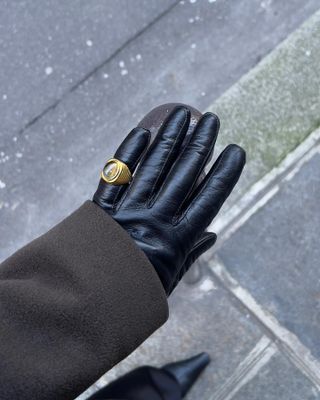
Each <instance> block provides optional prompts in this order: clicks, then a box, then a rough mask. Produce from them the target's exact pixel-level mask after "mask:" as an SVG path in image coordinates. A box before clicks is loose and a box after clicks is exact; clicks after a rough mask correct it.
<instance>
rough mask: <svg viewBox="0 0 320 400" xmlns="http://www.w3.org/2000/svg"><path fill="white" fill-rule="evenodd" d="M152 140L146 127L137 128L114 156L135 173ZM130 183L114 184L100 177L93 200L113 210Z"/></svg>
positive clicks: (104, 207)
mask: <svg viewBox="0 0 320 400" xmlns="http://www.w3.org/2000/svg"><path fill="white" fill-rule="evenodd" d="M149 141H150V133H149V131H147V130H146V129H144V128H135V129H133V130H132V131H131V132H130V133H129V135H128V136H127V137H126V138H125V139H124V141H123V142H122V143H121V145H120V146H119V148H118V150H117V151H116V153H115V155H114V158H117V159H118V160H120V161H122V162H124V163H125V164H126V165H127V166H128V168H129V170H130V172H131V173H134V170H135V168H136V166H137V165H138V163H139V161H140V159H141V157H142V155H143V153H144V151H145V149H146V148H147V146H148V144H149ZM127 188H128V185H121V186H114V185H110V184H108V183H107V182H105V181H104V180H103V179H100V182H99V186H98V189H97V191H96V193H95V194H94V196H93V201H94V202H95V203H97V204H98V205H99V206H100V207H102V208H103V209H104V210H111V209H112V208H113V207H114V206H115V204H116V203H117V202H118V201H119V200H120V198H121V197H122V195H123V194H124V192H125V191H126V189H127Z"/></svg>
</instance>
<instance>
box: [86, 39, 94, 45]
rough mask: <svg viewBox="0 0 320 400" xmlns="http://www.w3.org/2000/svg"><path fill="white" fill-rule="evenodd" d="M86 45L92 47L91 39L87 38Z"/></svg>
mask: <svg viewBox="0 0 320 400" xmlns="http://www.w3.org/2000/svg"><path fill="white" fill-rule="evenodd" d="M86 45H87V46H88V47H92V46H93V42H92V40H90V39H88V40H87V41H86Z"/></svg>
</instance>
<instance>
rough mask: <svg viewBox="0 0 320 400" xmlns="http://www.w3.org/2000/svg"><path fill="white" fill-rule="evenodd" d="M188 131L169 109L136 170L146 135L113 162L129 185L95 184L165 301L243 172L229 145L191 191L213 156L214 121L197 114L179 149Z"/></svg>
mask: <svg viewBox="0 0 320 400" xmlns="http://www.w3.org/2000/svg"><path fill="white" fill-rule="evenodd" d="M189 123H190V112H189V110H188V109H187V108H185V107H181V106H179V107H176V108H175V109H174V110H173V112H172V113H171V114H170V115H169V117H168V118H167V119H166V121H165V122H164V124H163V125H162V127H161V128H160V130H159V133H158V134H157V136H156V138H155V139H154V141H153V142H152V144H151V145H150V147H149V149H148V150H147V152H146V153H145V155H144V157H143V159H142V161H141V163H140V164H139V166H138V168H136V167H137V165H138V163H139V161H140V160H141V158H142V155H143V154H144V152H145V150H146V149H147V147H148V144H149V140H150V134H149V132H148V131H147V130H145V129H143V128H135V129H134V130H133V131H131V132H130V133H129V135H128V136H127V138H126V139H125V140H124V141H123V142H122V144H121V145H120V147H119V148H118V150H117V152H116V154H115V156H114V158H117V159H119V160H121V161H122V162H124V163H125V164H127V166H128V167H129V169H130V171H131V172H132V173H133V172H134V177H133V180H132V182H131V183H130V184H129V185H123V186H112V185H109V184H107V183H106V182H105V181H104V180H102V179H101V180H100V183H99V187H98V189H97V191H96V193H95V195H94V198H93V201H94V202H95V203H96V204H98V205H99V206H100V207H102V208H103V209H104V210H105V211H106V212H107V213H108V214H110V215H111V216H112V217H113V218H114V219H115V220H116V221H117V222H118V223H119V224H120V225H121V226H122V227H123V229H125V230H126V231H127V232H128V233H129V235H130V236H131V237H132V239H133V240H134V241H135V242H136V244H137V245H138V246H139V247H140V249H141V250H142V251H143V252H144V253H145V254H146V256H147V257H148V259H149V261H150V262H151V264H152V265H153V266H154V268H155V269H156V271H157V273H158V275H159V278H160V280H161V282H162V284H163V287H164V289H165V291H166V293H167V294H168V295H169V294H170V293H171V292H172V290H173V289H174V288H175V286H176V285H177V283H178V282H179V280H180V279H181V278H182V276H183V275H184V273H185V272H186V271H187V270H188V269H189V267H190V266H191V264H192V263H193V262H194V261H195V260H196V259H197V258H198V257H199V256H200V255H201V254H202V253H203V252H205V251H206V250H207V249H209V248H210V247H211V246H212V245H213V244H214V243H215V241H216V235H215V234H214V233H208V232H205V229H206V228H207V227H208V225H209V224H210V223H211V221H212V220H213V218H214V217H215V216H216V215H217V213H218V211H219V209H220V207H221V206H222V204H223V203H224V201H225V200H226V198H227V197H228V196H229V194H230V192H231V191H232V189H233V187H234V186H235V184H236V183H237V181H238V179H239V177H240V175H241V172H242V169H243V167H244V164H245V152H244V150H243V149H242V148H241V147H239V146H237V145H229V146H228V147H227V148H226V149H225V150H224V151H223V152H222V153H221V154H220V156H219V157H218V159H217V160H216V162H215V164H214V165H213V167H212V168H211V169H210V171H209V173H208V174H207V175H206V177H205V178H204V179H203V180H202V181H201V183H200V184H197V181H198V177H199V176H200V174H201V173H202V172H203V169H204V167H205V165H206V163H207V161H208V159H209V158H210V156H211V154H212V152H213V149H214V145H215V142H216V139H217V135H218V130H219V120H218V117H217V116H215V115H214V114H211V113H206V114H204V115H203V116H202V117H201V119H200V121H199V122H198V124H197V126H196V128H195V130H194V131H193V133H192V135H191V136H190V138H188V140H187V141H186V142H184V139H185V135H186V132H187V130H188V126H189ZM135 169H136V171H135Z"/></svg>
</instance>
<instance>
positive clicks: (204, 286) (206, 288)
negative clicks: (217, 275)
mask: <svg viewBox="0 0 320 400" xmlns="http://www.w3.org/2000/svg"><path fill="white" fill-rule="evenodd" d="M199 289H200V290H201V291H202V292H206V293H207V292H210V291H211V290H215V289H216V286H215V284H214V282H213V281H212V279H210V278H206V279H205V280H204V281H203V282H201V284H200V286H199Z"/></svg>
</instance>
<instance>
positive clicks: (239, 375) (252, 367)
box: [210, 336, 278, 400]
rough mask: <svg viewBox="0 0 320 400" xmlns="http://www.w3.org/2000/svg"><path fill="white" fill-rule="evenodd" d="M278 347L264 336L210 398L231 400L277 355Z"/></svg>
mask: <svg viewBox="0 0 320 400" xmlns="http://www.w3.org/2000/svg"><path fill="white" fill-rule="evenodd" d="M277 351H278V350H277V347H276V345H275V344H274V343H273V342H272V340H271V339H269V338H268V337H267V336H263V337H262V338H261V339H260V340H259V342H258V343H257V344H256V345H255V347H254V348H253V349H252V350H251V351H250V353H249V354H248V355H247V357H246V358H245V359H244V360H243V361H242V362H241V363H240V364H239V366H238V367H237V368H236V370H235V371H234V373H233V374H232V375H231V376H230V378H229V379H228V380H227V381H226V382H225V383H224V384H223V385H222V386H221V387H220V388H218V390H217V391H216V392H215V393H214V394H213V396H212V397H210V400H230V399H232V397H233V396H234V395H235V394H236V393H237V392H238V391H239V390H240V389H241V388H242V387H243V386H244V385H245V384H247V383H248V382H249V381H251V380H252V379H253V378H254V377H255V376H256V375H257V373H258V372H259V371H260V369H261V368H263V367H264V366H265V365H266V364H267V363H268V362H269V361H270V359H271V358H272V357H273V356H274V355H275V354H276V353H277Z"/></svg>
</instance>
